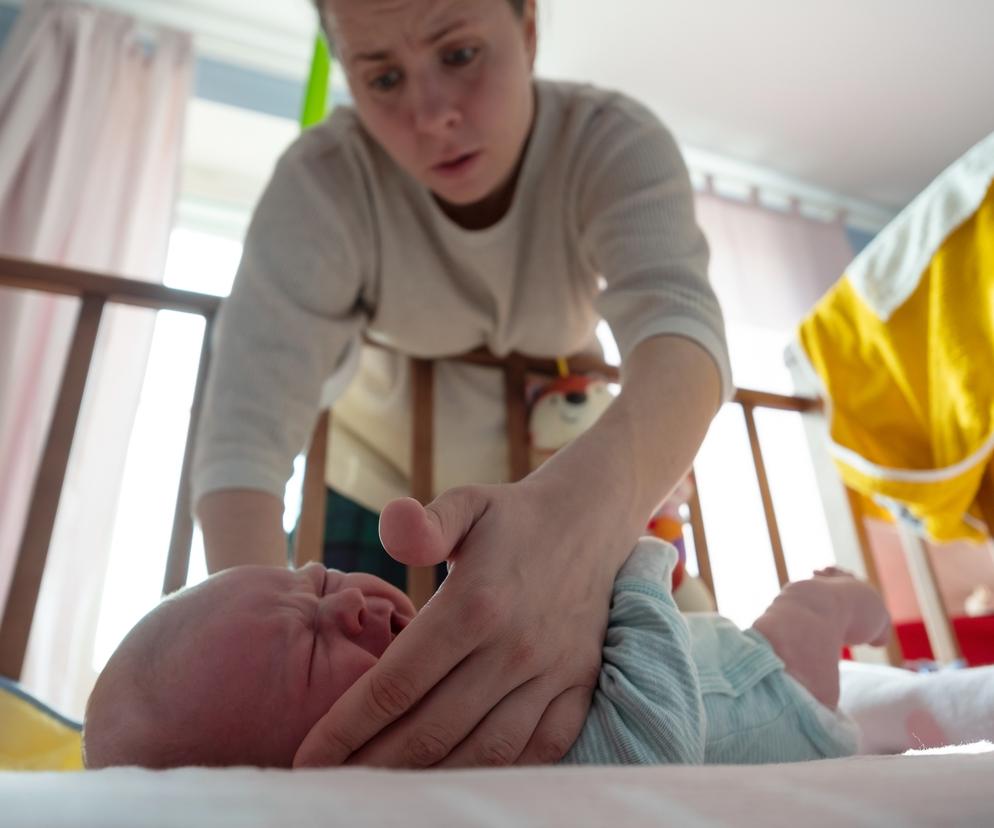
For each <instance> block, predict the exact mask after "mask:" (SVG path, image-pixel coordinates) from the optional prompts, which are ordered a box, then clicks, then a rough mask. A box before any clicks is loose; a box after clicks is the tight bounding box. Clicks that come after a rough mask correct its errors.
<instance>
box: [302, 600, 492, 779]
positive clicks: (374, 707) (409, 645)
mask: <svg viewBox="0 0 994 828" xmlns="http://www.w3.org/2000/svg"><path fill="white" fill-rule="evenodd" d="M482 610H483V611H484V612H485V611H486V608H482ZM470 615H471V616H473V617H468V618H464V621H465V622H466V623H463V624H455V623H451V621H452V620H453V618H452V615H451V614H449V613H446V612H444V611H443V612H435V613H433V612H428V611H427V609H426V610H425V611H424V612H422V613H421V614H420V615H418V616H417V617H416V618H415V619H414V620H413V621H412V622H411V623H410V624H409V625H408V626H407V628H406V629H405V630H404V632H403V634H402V635H400V636H398V637H397V639H396V640H395V641H394V642H393V644H391V645H390V647H389V648H388V649H387V651H386V652H385V653H384V654H383V657H382V658H381V659H380V661H379V663H378V664H376V665H375V666H374V667H373V668H372V669H370V670H369V671H368V672H366V673H365V674H363V675H362V676H361V677H360V678H359V680H358V681H356V683H355V684H353V685H352V686H351V687H350V688H349V689H348V690H347V691H346V692H345V693H344V694H343V695H342V697H341V698H340V699H338V701H336V702H335V704H334V705H332V707H331V709H330V710H329V711H328V712H327V713H326V714H325V715H324V716H322V717H321V719H320V720H318V722H317V723H316V724H315V725H314V726H313V727H312V728H311V730H310V732H309V733H308V734H307V736H306V737H305V738H304V741H303V742H302V743H301V745H300V747H299V748H298V749H297V753H296V755H295V756H294V759H293V765H294V767H326V766H330V765H340V764H342V763H343V762H345V760H346V759H348V757H349V756H350V755H352V754H353V753H354V752H355V751H357V750H359V748H361V747H362V746H363V745H364V744H366V742H368V741H369V740H370V739H372V738H373V737H374V736H376V734H378V733H379V732H380V731H381V730H383V729H384V728H386V727H388V726H389V725H390V724H391V723H392V722H394V721H396V720H397V719H399V718H400V717H401V716H402V715H404V713H406V712H408V711H409V710H410V709H411V708H412V707H414V706H415V705H416V704H417V703H418V702H419V701H421V699H422V698H423V697H424V696H425V694H426V693H427V692H428V691H429V690H430V689H431V688H432V687H434V686H435V685H436V684H438V683H439V682H440V681H442V680H443V679H444V678H445V677H446V676H447V675H448V674H449V673H450V672H452V670H453V669H454V668H455V667H456V666H457V665H458V664H459V663H460V662H461V661H462V660H463V659H464V658H465V657H466V655H468V654H469V653H470V652H472V651H473V650H474V648H475V647H476V646H477V643H478V641H479V639H480V638H482V637H483V634H484V630H485V627H486V626H487V623H488V622H487V621H486V619H485V618H484V616H483V614H481V610H476V611H475V615H474V613H471V614H470ZM447 622H449V623H447Z"/></svg>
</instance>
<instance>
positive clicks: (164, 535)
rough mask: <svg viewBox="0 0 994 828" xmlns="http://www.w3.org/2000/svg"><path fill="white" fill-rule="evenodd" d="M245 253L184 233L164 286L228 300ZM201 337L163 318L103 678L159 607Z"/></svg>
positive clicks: (101, 628) (296, 497)
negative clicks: (125, 641)
mask: <svg viewBox="0 0 994 828" xmlns="http://www.w3.org/2000/svg"><path fill="white" fill-rule="evenodd" d="M241 252H242V246H241V244H240V243H238V242H236V241H232V240H231V239H229V238H225V237H223V236H218V235H212V234H210V233H205V232H202V231H198V230H195V229H190V228H187V227H177V228H176V229H174V230H173V232H172V235H171V237H170V244H169V252H168V258H167V263H166V271H165V278H164V283H165V284H166V285H168V286H169V287H177V288H183V289H186V290H193V291H198V292H201V293H211V294H215V295H218V296H226V295H227V294H228V293H229V292H230V290H231V284H232V282H233V280H234V277H235V272H236V270H237V268H238V262H239V259H240V258H241ZM203 335H204V322H203V319H201V318H200V317H199V316H196V315H193V314H184V313H177V312H174V311H160V312H159V313H157V314H156V321H155V331H154V333H153V337H152V346H151V350H150V352H149V360H148V369H147V371H146V374H145V381H144V383H143V385H142V391H141V397H140V399H139V403H138V411H137V413H136V417H135V424H134V428H133V430H132V434H131V439H130V441H129V444H128V454H127V459H126V461H125V470H124V480H123V483H122V487H121V495H120V498H119V500H118V504H117V512H116V516H115V522H114V529H113V535H112V540H111V552H110V560H109V564H108V569H107V575H106V579H105V581H104V590H103V596H102V600H101V605H100V617H99V620H98V622H97V634H96V642H95V646H94V660H93V667H94V669H95V670H97V671H99V670H101V669H102V668H103V666H104V664H106V662H107V659H108V658H109V657H110V654H111V653H112V652H113V651H114V649H115V648H116V647H117V645H118V643H120V641H121V639H122V638H123V637H124V636H125V635H126V634H127V632H128V630H130V629H131V627H132V626H133V625H134V624H135V623H136V622H137V621H138V620H139V619H140V618H141V617H142V616H143V615H144V614H145V613H146V612H148V611H149V610H150V609H151V608H152V607H154V606H155V605H156V604H157V603H158V601H159V600H160V597H161V590H162V580H163V575H164V573H165V567H166V557H167V555H168V551H169V541H170V537H171V534H172V523H173V514H174V509H175V503H176V492H177V489H178V487H179V478H180V473H181V469H182V463H183V450H184V447H185V445H186V434H187V429H188V425H189V420H190V406H191V404H192V402H193V392H194V386H195V383H196V377H197V366H198V364H199V360H200V349H201V345H202V342H203ZM302 479H303V460H302V458H298V460H297V462H296V463H295V464H294V477H293V479H292V480H291V481H290V482H289V483H288V485H287V501H286V510H285V514H284V528H286V529H287V530H288V531H289V529H290V528H292V527H293V525H294V524H295V523H296V520H297V516H298V514H299V511H300V487H301V483H302ZM206 577H207V567H206V563H205V559H204V546H203V537H202V535H201V532H200V529H199V527H196V528H195V529H194V537H193V544H192V548H191V552H190V567H189V573H188V581H187V582H188V584H191V585H192V584H196V583H199V582H200V581H202V580H203V579H204V578H206Z"/></svg>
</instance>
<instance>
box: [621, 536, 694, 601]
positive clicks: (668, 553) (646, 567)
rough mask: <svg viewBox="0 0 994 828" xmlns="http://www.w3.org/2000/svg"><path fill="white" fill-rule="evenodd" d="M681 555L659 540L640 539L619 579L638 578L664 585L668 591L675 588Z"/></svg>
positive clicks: (622, 568)
mask: <svg viewBox="0 0 994 828" xmlns="http://www.w3.org/2000/svg"><path fill="white" fill-rule="evenodd" d="M678 560H679V555H678V554H677V551H676V549H675V548H674V547H673V546H672V545H671V544H668V543H665V542H664V541H661V540H659V539H658V538H650V537H645V538H640V539H639V542H638V543H636V544H635V548H634V549H633V550H632V554H631V555H629V556H628V560H627V561H625V564H624V566H622V567H621V571H620V572H619V573H618V578H619V579H621V578H638V579H639V580H642V581H648V582H649V583H653V584H662V585H663V586H664V587H666V589H667V590H672V588H673V568H674V567H675V566H676V565H677V561H678Z"/></svg>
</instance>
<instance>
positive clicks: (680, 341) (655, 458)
mask: <svg viewBox="0 0 994 828" xmlns="http://www.w3.org/2000/svg"><path fill="white" fill-rule="evenodd" d="M624 380H625V385H624V389H623V390H622V392H621V395H620V396H619V397H618V399H617V400H615V402H614V403H612V404H611V406H610V408H608V410H607V411H605V412H604V414H603V415H601V418H600V419H599V420H598V421H597V422H596V423H595V424H594V425H593V426H592V427H591V428H590V429H589V430H588V431H587V432H586V433H584V434H582V435H581V436H580V437H578V438H577V439H576V440H574V441H573V442H572V443H570V444H569V445H568V446H566V447H565V448H563V449H562V450H560V451H559V452H557V453H556V454H555V455H554V456H553V457H552V458H550V459H549V460H547V461H546V462H545V463H543V464H542V466H541V467H540V468H539V469H538V470H537V471H535V472H533V473H532V474H531V475H530V476H529V477H527V478H525V479H524V480H523V481H521V482H520V483H513V484H507V485H502V486H473V487H466V488H461V489H454V490H451V491H448V492H446V493H445V494H443V495H442V496H441V497H439V498H438V499H436V500H435V501H434V502H433V503H431V504H430V505H429V506H428V507H427V508H425V509H422V508H421V506H420V505H418V504H417V503H416V502H415V501H412V500H408V499H404V500H398V501H394V502H393V503H391V504H389V505H388V506H387V508H386V509H384V511H383V514H382V516H381V518H380V536H381V538H382V540H383V543H384V545H385V546H386V548H387V551H388V552H390V554H391V555H393V556H394V557H395V558H397V559H398V560H400V561H402V562H403V563H407V564H413V565H415V566H427V565H430V564H434V563H438V562H440V561H444V560H448V561H449V562H450V570H449V576H448V578H447V579H446V580H445V583H444V584H442V587H441V589H440V590H439V591H438V592H437V593H436V594H435V596H434V597H433V598H432V599H431V600H430V601H429V602H428V604H427V605H426V606H425V608H424V609H423V610H422V611H421V614H420V615H418V617H417V618H415V619H414V621H412V622H411V624H410V625H409V626H408V627H407V628H406V629H405V630H404V632H403V634H402V635H400V636H399V637H398V638H397V640H396V641H395V642H394V643H393V644H392V645H391V646H390V647H389V648H388V650H387V651H386V653H384V655H383V658H382V659H380V662H379V664H377V665H376V666H375V667H373V668H372V669H371V670H370V671H369V672H368V673H366V674H365V675H364V676H362V678H360V679H359V681H357V682H356V683H355V684H354V685H353V686H352V687H351V688H349V690H348V691H347V692H346V693H345V694H344V695H343V696H342V697H341V698H340V699H339V700H338V701H337V702H336V703H335V704H334V705H333V706H332V708H331V710H330V711H328V713H327V714H326V715H325V716H324V717H323V718H322V719H321V720H320V721H318V723H317V724H316V725H315V726H314V727H313V728H312V729H311V732H310V733H309V734H308V735H307V738H305V739H304V742H303V744H302V745H301V746H300V748H299V750H298V751H297V755H296V756H295V757H294V765H295V766H298V767H299V766H315V765H338V764H341V763H343V762H345V761H349V762H350V763H351V762H354V763H361V764H371V765H384V766H407V767H429V766H433V765H443V766H449V765H507V764H511V763H514V762H519V763H544V762H552V761H555V760H558V759H560V758H561V757H562V756H563V755H564V754H565V753H566V751H568V750H569V748H570V747H571V746H572V744H573V742H574V741H575V740H576V737H577V736H578V735H579V733H580V729H581V727H582V726H583V720H584V717H585V716H586V713H587V710H588V708H589V705H590V696H591V691H592V689H593V687H594V683H595V681H596V680H597V676H598V672H599V669H600V662H601V646H602V644H603V641H604V630H605V627H606V625H607V616H608V607H609V603H610V595H611V585H612V582H613V580H614V576H615V573H616V572H617V571H618V569H620V567H621V565H622V564H623V563H624V561H625V558H627V556H628V553H629V552H630V551H631V549H632V547H633V545H634V543H635V540H636V539H637V537H638V535H639V534H641V532H642V530H643V529H644V528H645V522H646V521H647V520H648V518H649V515H650V514H651V512H652V509H653V508H654V507H655V506H656V505H658V503H659V502H660V501H662V500H663V499H665V498H666V496H667V495H668V494H669V493H670V492H671V491H672V490H673V488H674V487H675V486H676V484H677V482H678V481H679V480H680V479H681V478H682V477H683V476H684V474H685V473H686V471H687V469H688V468H689V467H690V464H691V462H692V460H693V458H694V455H695V454H696V453H697V449H698V447H699V446H700V444H701V441H702V440H703V439H704V434H705V432H706V431H707V427H708V424H709V423H710V422H711V419H712V417H713V416H714V414H715V410H716V408H717V404H720V401H721V378H720V376H719V374H718V369H717V366H716V364H715V362H714V361H713V360H712V358H711V357H710V356H709V355H708V353H707V352H706V351H704V350H703V349H702V348H701V347H700V346H699V345H697V344H696V343H694V342H692V341H690V340H688V339H684V338H681V337H673V336H657V337H653V338H651V339H647V340H645V341H643V342H641V343H639V345H638V346H636V348H635V349H634V350H633V351H632V353H631V354H629V356H628V358H627V359H626V361H625V368H624Z"/></svg>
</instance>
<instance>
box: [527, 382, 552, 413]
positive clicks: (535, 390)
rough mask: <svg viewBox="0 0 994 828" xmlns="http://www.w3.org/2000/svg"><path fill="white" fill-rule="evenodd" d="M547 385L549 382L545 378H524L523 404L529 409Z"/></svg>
mask: <svg viewBox="0 0 994 828" xmlns="http://www.w3.org/2000/svg"><path fill="white" fill-rule="evenodd" d="M548 384H549V380H548V379H547V378H546V377H536V376H528V377H525V404H526V405H527V406H528V407H529V408H531V407H532V406H533V405H535V402H536V401H537V400H538V398H539V396H541V394H542V392H543V391H544V390H545V388H546V386H548Z"/></svg>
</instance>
